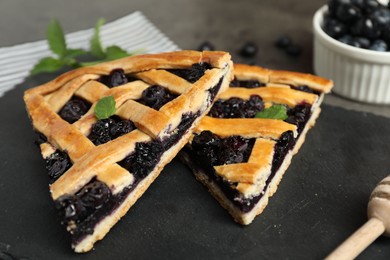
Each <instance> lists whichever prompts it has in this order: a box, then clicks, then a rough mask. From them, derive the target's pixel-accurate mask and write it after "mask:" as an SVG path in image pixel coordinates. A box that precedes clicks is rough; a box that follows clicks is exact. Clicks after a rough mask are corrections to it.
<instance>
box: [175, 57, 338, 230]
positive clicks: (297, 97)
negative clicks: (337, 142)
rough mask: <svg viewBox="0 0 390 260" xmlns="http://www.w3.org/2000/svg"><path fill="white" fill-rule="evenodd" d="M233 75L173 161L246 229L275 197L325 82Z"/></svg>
mask: <svg viewBox="0 0 390 260" xmlns="http://www.w3.org/2000/svg"><path fill="white" fill-rule="evenodd" d="M234 75H235V78H234V80H233V81H232V82H231V83H230V87H229V89H228V90H226V91H225V92H224V93H222V94H221V95H220V96H219V100H217V101H216V102H215V104H214V105H213V107H212V108H211V110H210V112H209V114H208V115H207V116H206V117H204V118H203V119H202V121H201V123H200V124H199V125H198V126H197V128H196V129H195V131H194V132H193V136H192V138H191V139H190V142H189V143H188V144H187V145H186V147H185V148H184V149H183V150H182V152H181V158H182V159H183V161H184V162H185V163H186V164H188V166H189V167H190V168H191V169H192V171H193V173H194V175H195V177H196V178H197V179H198V180H199V181H200V182H202V183H203V184H204V185H205V186H206V187H207V188H208V189H209V191H210V192H211V194H212V195H213V196H214V197H215V198H216V199H217V200H218V202H219V203H220V204H221V205H222V206H223V207H224V208H226V209H227V210H228V211H229V213H230V214H231V215H232V216H233V218H234V219H235V221H236V222H238V223H240V224H243V225H248V224H250V223H251V222H252V221H253V219H254V218H255V217H256V216H257V215H259V214H260V213H261V212H262V211H263V210H264V208H265V206H266V205H267V203H268V198H269V197H270V196H272V195H273V194H274V193H275V191H276V189H277V187H278V184H279V182H280V181H281V178H282V176H283V174H284V172H285V171H286V169H287V168H288V166H289V164H290V162H291V158H292V156H293V154H294V153H297V152H298V150H299V148H300V146H301V145H302V143H303V142H304V139H305V135H306V133H307V131H308V129H309V128H311V127H312V126H313V125H314V123H315V120H316V118H317V117H318V115H319V113H320V107H319V105H320V103H321V102H322V99H323V96H324V94H325V93H328V92H330V90H331V88H332V86H333V83H332V82H331V81H330V80H327V79H324V78H320V77H317V76H314V75H310V74H302V73H295V72H289V71H272V70H268V69H265V68H261V67H257V66H249V65H241V64H235V65H234Z"/></svg>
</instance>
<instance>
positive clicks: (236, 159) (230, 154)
mask: <svg viewBox="0 0 390 260" xmlns="http://www.w3.org/2000/svg"><path fill="white" fill-rule="evenodd" d="M243 159H244V156H243V154H242V153H241V152H237V151H235V150H233V149H232V148H229V147H226V148H224V149H221V150H220V152H219V154H218V164H219V165H223V164H232V163H241V162H242V161H243Z"/></svg>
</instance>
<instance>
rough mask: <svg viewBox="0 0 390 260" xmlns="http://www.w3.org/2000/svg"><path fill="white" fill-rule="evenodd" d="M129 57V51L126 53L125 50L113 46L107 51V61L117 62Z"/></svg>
mask: <svg viewBox="0 0 390 260" xmlns="http://www.w3.org/2000/svg"><path fill="white" fill-rule="evenodd" d="M127 56H129V54H128V53H127V51H125V50H124V49H122V48H121V47H119V46H116V45H113V46H110V47H107V49H106V59H107V60H116V59H120V58H124V57H127Z"/></svg>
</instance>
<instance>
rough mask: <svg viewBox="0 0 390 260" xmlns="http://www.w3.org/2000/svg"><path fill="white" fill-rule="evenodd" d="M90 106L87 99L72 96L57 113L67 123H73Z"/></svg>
mask: <svg viewBox="0 0 390 260" xmlns="http://www.w3.org/2000/svg"><path fill="white" fill-rule="evenodd" d="M90 107H91V105H90V104H89V103H88V102H87V101H85V100H83V99H81V98H77V97H73V98H72V99H70V100H69V101H68V102H66V104H65V105H64V106H63V107H62V108H61V110H60V111H59V112H58V114H59V116H60V117H61V118H62V119H64V120H65V121H67V122H68V123H71V124H73V123H74V122H76V121H77V120H79V119H80V118H81V117H82V116H83V115H84V114H85V113H87V112H88V109H89V108H90Z"/></svg>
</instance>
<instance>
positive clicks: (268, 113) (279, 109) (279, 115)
mask: <svg viewBox="0 0 390 260" xmlns="http://www.w3.org/2000/svg"><path fill="white" fill-rule="evenodd" d="M255 117H256V118H270V119H281V120H285V119H287V117H288V116H287V108H286V107H285V106H283V105H272V106H271V107H269V108H266V109H264V110H263V111H260V112H257V113H256V116H255Z"/></svg>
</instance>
